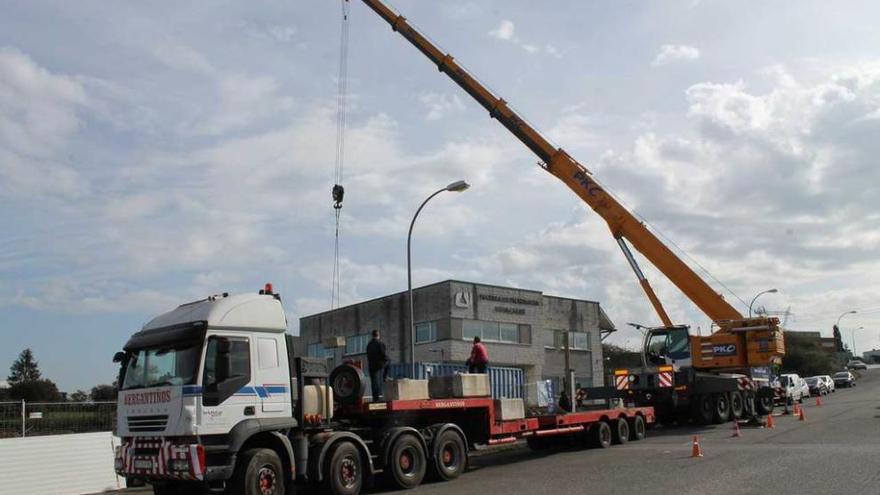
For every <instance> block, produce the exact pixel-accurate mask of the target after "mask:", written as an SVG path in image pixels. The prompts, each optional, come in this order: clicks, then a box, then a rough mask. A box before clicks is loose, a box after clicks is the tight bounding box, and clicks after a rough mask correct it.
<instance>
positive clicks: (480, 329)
mask: <svg viewBox="0 0 880 495" xmlns="http://www.w3.org/2000/svg"><path fill="white" fill-rule="evenodd" d="M519 327H520V326H519V325H517V324H516V323H499V322H497V321H477V320H462V322H461V335H462V338H464V339H465V340H472V339H473V338H474V337H479V338H480V340H482V341H485V342H506V343H510V344H518V343H519Z"/></svg>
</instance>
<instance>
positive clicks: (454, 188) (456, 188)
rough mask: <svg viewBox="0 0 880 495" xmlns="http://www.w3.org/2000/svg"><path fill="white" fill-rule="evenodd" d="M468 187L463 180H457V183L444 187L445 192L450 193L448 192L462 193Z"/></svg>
mask: <svg viewBox="0 0 880 495" xmlns="http://www.w3.org/2000/svg"><path fill="white" fill-rule="evenodd" d="M469 187H471V185H470V184H468V183H467V182H465V181H463V180H457V181H455V182H453V183H452V184H449V185H448V186H446V190H447V191H450V192H464V191H466V190H467V189H468V188H469Z"/></svg>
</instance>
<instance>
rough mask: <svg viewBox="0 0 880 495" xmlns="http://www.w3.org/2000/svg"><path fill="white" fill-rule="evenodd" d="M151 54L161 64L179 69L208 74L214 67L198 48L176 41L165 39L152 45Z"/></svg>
mask: <svg viewBox="0 0 880 495" xmlns="http://www.w3.org/2000/svg"><path fill="white" fill-rule="evenodd" d="M152 50H153V56H154V57H155V58H156V60H158V61H159V62H161V63H162V64H163V65H165V66H167V67H169V68H172V69H175V70H179V71H192V72H196V73H203V74H209V73H212V72H214V70H215V69H214V67H213V66H212V65H211V63H210V62H208V59H207V58H206V57H205V56H204V55H203V54H202V53H201V52H199V51H198V50H196V49H194V48H193V47H191V46H188V45H185V44H183V43H180V42H177V41H171V40H167V41H165V42H162V43H159V44H157V45H155V46H154V47H153V49H152Z"/></svg>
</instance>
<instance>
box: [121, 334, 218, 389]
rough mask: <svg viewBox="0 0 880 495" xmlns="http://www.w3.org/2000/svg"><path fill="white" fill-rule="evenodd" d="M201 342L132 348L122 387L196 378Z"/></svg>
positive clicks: (178, 382) (183, 382)
mask: <svg viewBox="0 0 880 495" xmlns="http://www.w3.org/2000/svg"><path fill="white" fill-rule="evenodd" d="M200 354H201V345H196V344H193V345H189V346H183V347H176V348H154V349H138V350H135V351H132V353H131V357H130V358H129V360H128V365H127V367H126V369H125V381H124V382H123V384H122V390H131V389H135V388H149V387H162V386H169V385H190V384H194V383H195V382H196V375H197V372H198V365H199V357H200Z"/></svg>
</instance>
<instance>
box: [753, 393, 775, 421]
mask: <svg viewBox="0 0 880 495" xmlns="http://www.w3.org/2000/svg"><path fill="white" fill-rule="evenodd" d="M755 409H757V410H758V415H760V416H766V415H768V414H773V397H772V396H767V395H764V396H757V397H755Z"/></svg>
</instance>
